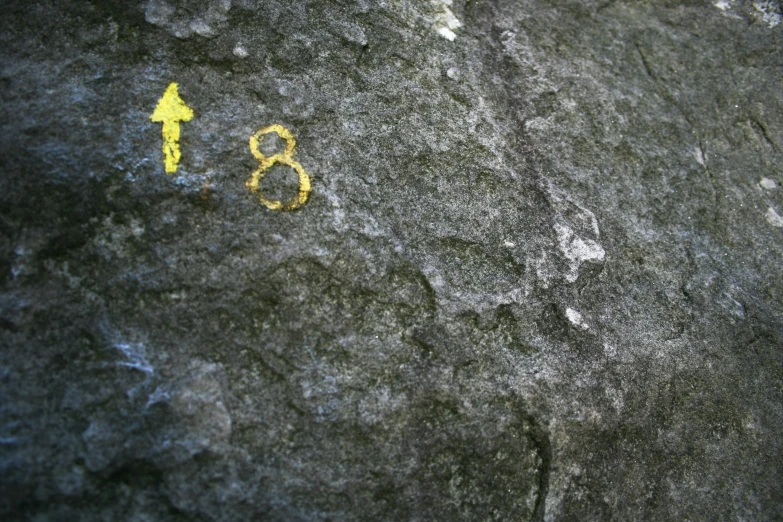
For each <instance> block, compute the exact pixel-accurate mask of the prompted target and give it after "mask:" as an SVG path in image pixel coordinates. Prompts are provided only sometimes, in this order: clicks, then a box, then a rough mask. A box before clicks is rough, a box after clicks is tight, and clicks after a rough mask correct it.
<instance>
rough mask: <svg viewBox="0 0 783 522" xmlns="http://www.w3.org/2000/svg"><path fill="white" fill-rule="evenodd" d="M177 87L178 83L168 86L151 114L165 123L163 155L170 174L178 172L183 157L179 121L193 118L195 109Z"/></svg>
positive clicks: (153, 118) (156, 120) (151, 117)
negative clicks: (180, 147)
mask: <svg viewBox="0 0 783 522" xmlns="http://www.w3.org/2000/svg"><path fill="white" fill-rule="evenodd" d="M177 87H178V85H177V84H176V83H172V84H171V85H169V86H168V88H167V89H166V92H164V93H163V96H162V97H161V99H160V100H158V105H157V106H156V107H155V111H154V112H153V113H152V114H151V115H150V120H152V121H154V122H162V123H163V157H164V163H165V165H166V173H168V174H173V173H175V172H177V165H178V164H179V159H180V158H181V157H182V153H181V152H180V151H179V122H181V121H190V120H192V119H193V109H191V108H190V107H188V106H187V105H185V102H184V101H183V100H182V98H180V97H179V91H177Z"/></svg>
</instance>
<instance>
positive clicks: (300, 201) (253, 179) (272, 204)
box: [245, 125, 310, 210]
mask: <svg viewBox="0 0 783 522" xmlns="http://www.w3.org/2000/svg"><path fill="white" fill-rule="evenodd" d="M271 132H275V133H277V135H278V136H280V137H281V138H283V139H284V140H285V142H286V145H285V150H284V151H283V152H280V153H278V154H275V155H273V156H264V154H263V153H262V152H261V151H260V150H259V148H258V147H259V145H260V144H261V140H263V139H264V136H265V135H267V134H269V133H271ZM250 152H251V153H252V154H253V156H255V157H256V159H257V160H258V161H259V162H260V163H261V164H260V165H259V166H258V168H257V169H256V170H255V171H254V172H253V174H251V175H250V179H249V180H247V182H246V183H245V186H247V188H249V189H250V191H251V192H253V193H254V194H258V199H259V201H261V203H262V204H263V205H265V206H266V207H267V208H270V209H272V210H295V209H297V208H299V207H301V206H302V205H304V204H305V203H307V198H308V197H310V176H309V175H308V174H307V172H305V169H304V168H303V167H302V165H301V164H300V163H299V162H298V161H296V160H295V159H294V154H296V139H294V135H293V134H292V133H291V131H290V130H288V129H286V128H285V127H283V126H282V125H270V126H269V127H264V128H263V129H261V130H260V131H258V132H256V133H255V134H253V135H252V136H250ZM274 165H287V166H289V167H291V168H292V169H294V170H295V171H296V173H297V174H298V175H299V192H298V193H297V195H296V196H294V198H293V199H291V200H290V201H288V202H286V203H283V202H282V201H278V200H276V199H267V198H265V197H264V195H263V194H262V193H261V188H260V186H259V185H260V183H261V179H262V178H263V177H264V176H265V175H266V172H267V171H268V170H269V169H271V168H272V166H274Z"/></svg>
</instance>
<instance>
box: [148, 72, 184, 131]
mask: <svg viewBox="0 0 783 522" xmlns="http://www.w3.org/2000/svg"><path fill="white" fill-rule="evenodd" d="M178 88H179V85H177V84H176V83H174V82H172V83H171V84H170V85H169V86H168V88H167V89H166V92H164V93H163V96H162V97H161V98H160V100H158V105H157V106H156V107H155V111H154V112H153V113H152V114H151V115H150V120H152V121H154V122H170V121H190V120H191V119H193V109H191V108H190V107H188V106H187V105H186V104H185V101H184V100H183V99H182V98H180V97H179V90H178Z"/></svg>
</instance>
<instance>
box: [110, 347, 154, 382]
mask: <svg viewBox="0 0 783 522" xmlns="http://www.w3.org/2000/svg"><path fill="white" fill-rule="evenodd" d="M114 348H116V349H117V350H119V351H121V352H122V353H123V355H125V358H126V359H127V361H120V362H118V363H117V364H118V365H119V366H125V367H127V368H133V369H134V370H139V371H140V372H143V373H146V374H148V375H149V374H152V373H154V370H153V368H152V365H151V364H150V363H149V362H147V358H146V357H145V352H146V350H145V348H144V345H143V344H141V343H117V344H115V345H114Z"/></svg>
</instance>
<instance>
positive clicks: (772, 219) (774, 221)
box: [765, 207, 783, 227]
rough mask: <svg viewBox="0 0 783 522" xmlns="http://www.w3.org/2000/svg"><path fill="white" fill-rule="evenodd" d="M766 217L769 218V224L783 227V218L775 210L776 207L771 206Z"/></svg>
mask: <svg viewBox="0 0 783 522" xmlns="http://www.w3.org/2000/svg"><path fill="white" fill-rule="evenodd" d="M765 217H766V218H767V221H769V224H770V225H772V226H773V227H783V218H782V217H780V214H778V213H777V212H775V209H774V208H772V207H769V209H767V213H766V214H765Z"/></svg>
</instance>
